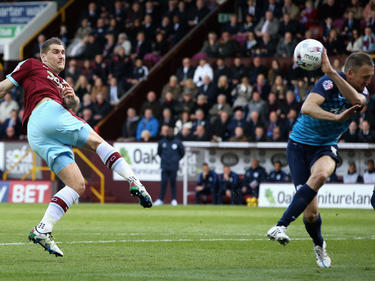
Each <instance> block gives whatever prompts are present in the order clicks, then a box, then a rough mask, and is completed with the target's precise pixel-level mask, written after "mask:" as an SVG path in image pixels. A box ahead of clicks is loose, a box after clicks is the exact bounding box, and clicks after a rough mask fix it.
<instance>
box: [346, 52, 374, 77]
mask: <svg viewBox="0 0 375 281" xmlns="http://www.w3.org/2000/svg"><path fill="white" fill-rule="evenodd" d="M363 65H368V66H372V67H374V61H373V60H372V58H371V57H370V56H369V55H368V54H366V53H363V52H356V53H352V54H351V55H350V56H349V57H347V58H346V60H345V64H344V71H345V72H347V71H349V69H353V70H354V71H356V70H358V68H360V67H361V66H363Z"/></svg>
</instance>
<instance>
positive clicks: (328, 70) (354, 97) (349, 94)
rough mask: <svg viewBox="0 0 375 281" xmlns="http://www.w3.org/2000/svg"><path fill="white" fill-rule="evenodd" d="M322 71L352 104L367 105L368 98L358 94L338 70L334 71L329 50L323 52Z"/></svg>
mask: <svg viewBox="0 0 375 281" xmlns="http://www.w3.org/2000/svg"><path fill="white" fill-rule="evenodd" d="M322 71H323V72H324V73H325V74H327V75H328V76H329V77H330V78H331V79H332V80H333V82H334V83H335V84H336V86H337V88H338V89H339V91H340V93H341V94H342V95H343V96H344V97H345V98H346V99H347V100H348V101H349V102H350V104H353V105H354V104H359V105H360V106H364V105H366V97H365V96H364V95H362V94H360V93H358V92H357V90H356V89H354V88H353V86H352V85H350V84H349V83H348V82H347V81H346V80H345V79H344V78H342V77H341V76H340V75H339V74H338V72H337V71H336V70H334V69H333V67H332V65H331V63H330V62H329V59H328V56H327V50H326V49H324V50H323V54H322Z"/></svg>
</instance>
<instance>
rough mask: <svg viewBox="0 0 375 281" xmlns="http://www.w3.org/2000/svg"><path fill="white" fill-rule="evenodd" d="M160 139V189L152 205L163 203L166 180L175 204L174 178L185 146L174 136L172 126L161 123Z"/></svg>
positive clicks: (173, 204)
mask: <svg viewBox="0 0 375 281" xmlns="http://www.w3.org/2000/svg"><path fill="white" fill-rule="evenodd" d="M160 134H161V135H162V139H161V140H160V141H159V144H158V155H159V157H160V168H161V189H160V196H159V199H158V200H156V201H155V203H154V206H160V205H163V204H164V196H165V192H166V191H167V186H168V181H169V182H170V184H171V192H172V201H171V205H172V206H177V205H178V203H177V200H176V179H177V171H178V168H179V162H180V160H181V159H182V157H184V155H185V148H184V145H183V144H182V142H181V141H180V140H179V139H178V138H176V137H175V136H174V128H173V126H168V125H163V126H162V127H161V132H160Z"/></svg>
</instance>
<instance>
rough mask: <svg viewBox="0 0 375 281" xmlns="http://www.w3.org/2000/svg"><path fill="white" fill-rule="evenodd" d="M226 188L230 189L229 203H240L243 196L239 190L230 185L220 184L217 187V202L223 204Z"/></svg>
mask: <svg viewBox="0 0 375 281" xmlns="http://www.w3.org/2000/svg"><path fill="white" fill-rule="evenodd" d="M227 190H230V203H231V204H232V205H234V204H242V200H243V196H242V194H241V192H240V191H239V190H238V188H236V187H232V186H230V185H222V186H221V187H220V189H219V193H218V196H217V203H218V204H223V200H224V196H225V193H226V191H227Z"/></svg>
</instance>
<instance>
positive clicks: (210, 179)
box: [195, 163, 218, 204]
mask: <svg viewBox="0 0 375 281" xmlns="http://www.w3.org/2000/svg"><path fill="white" fill-rule="evenodd" d="M217 183H218V181H217V175H216V173H215V172H214V171H211V170H210V168H209V167H208V164H207V163H203V164H202V173H200V174H199V178H198V184H197V186H196V187H195V203H196V204H199V203H200V202H201V195H209V194H211V196H212V204H217Z"/></svg>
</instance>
